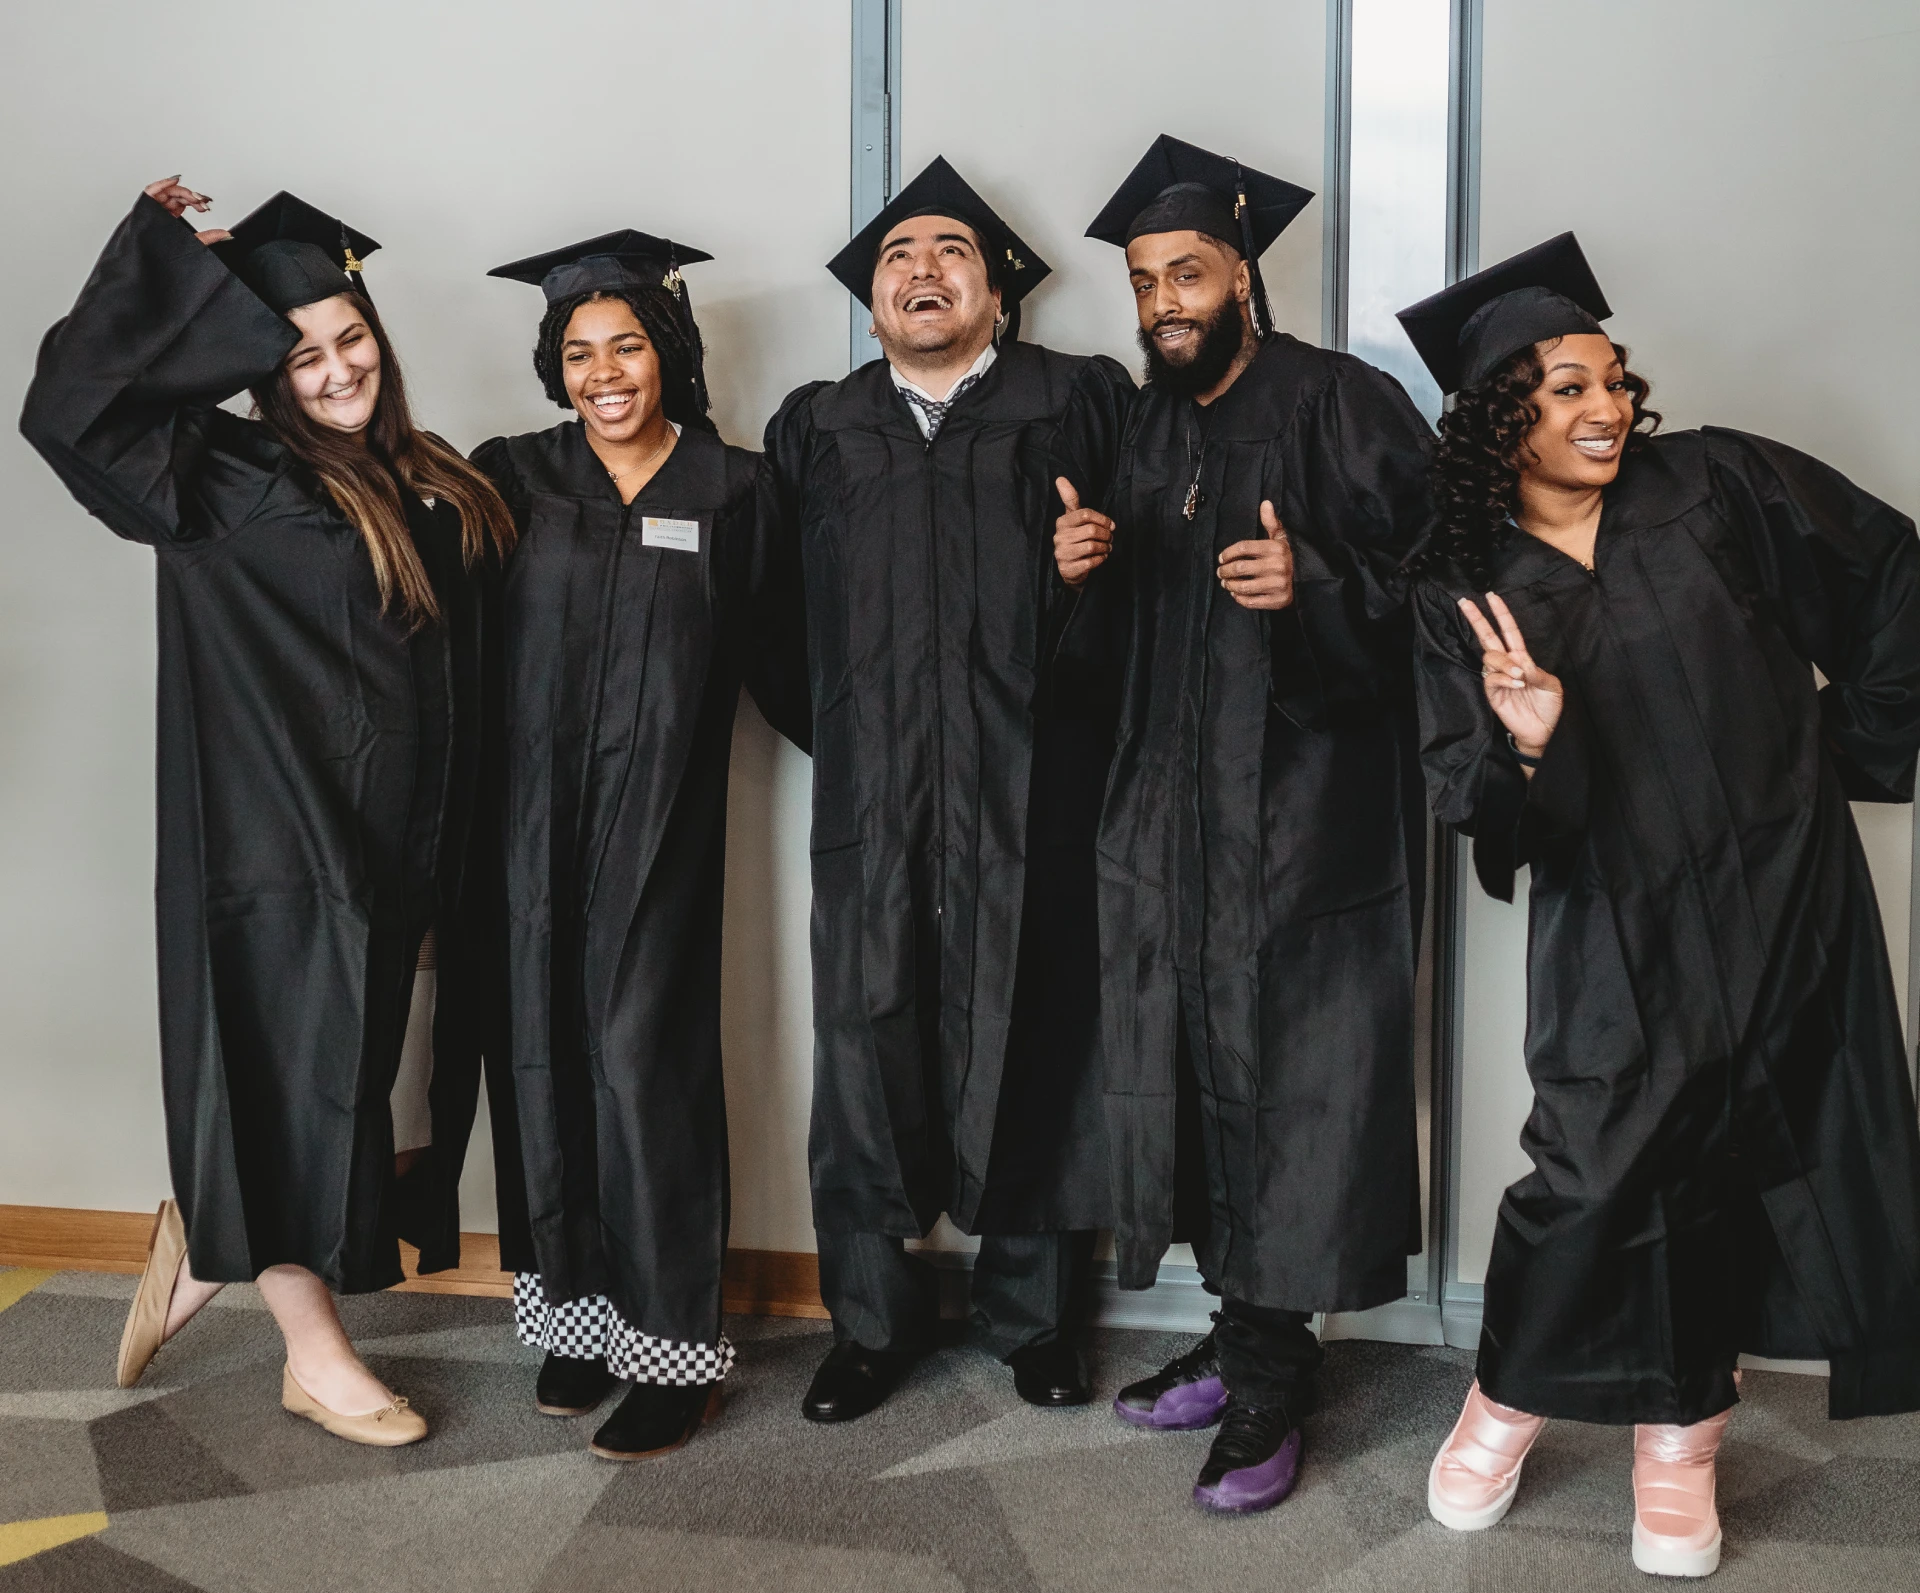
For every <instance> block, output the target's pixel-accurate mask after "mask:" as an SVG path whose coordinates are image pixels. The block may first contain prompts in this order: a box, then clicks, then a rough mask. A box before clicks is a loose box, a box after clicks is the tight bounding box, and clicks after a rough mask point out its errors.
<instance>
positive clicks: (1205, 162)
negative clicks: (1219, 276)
mask: <svg viewBox="0 0 1920 1593" xmlns="http://www.w3.org/2000/svg"><path fill="white" fill-rule="evenodd" d="M1312 198H1313V191H1312V190H1311V189H1308V188H1301V187H1298V186H1296V185H1295V184H1293V183H1290V182H1285V181H1283V180H1282V179H1280V178H1278V177H1270V176H1268V175H1267V174H1266V173H1265V172H1263V171H1255V170H1253V168H1252V167H1250V166H1242V165H1241V164H1240V162H1239V161H1237V160H1235V159H1233V158H1232V157H1231V156H1229V155H1216V154H1214V153H1213V151H1212V150H1207V149H1202V148H1200V147H1199V145H1197V144H1189V143H1186V142H1184V141H1183V140H1181V139H1178V138H1175V137H1173V136H1172V134H1170V133H1162V134H1161V135H1160V136H1159V137H1158V138H1156V139H1155V140H1154V141H1153V143H1152V145H1151V146H1149V148H1148V150H1147V152H1146V154H1144V155H1142V156H1141V157H1140V160H1139V162H1138V164H1136V165H1135V166H1134V168H1133V170H1132V171H1130V172H1128V173H1127V175H1126V179H1125V180H1124V181H1123V182H1122V183H1121V184H1120V186H1119V187H1118V188H1116V189H1115V190H1114V191H1113V197H1112V198H1111V199H1109V200H1108V201H1107V202H1106V205H1105V206H1104V208H1102V210H1101V212H1100V214H1099V215H1097V216H1095V217H1094V218H1093V224H1092V225H1091V226H1090V227H1088V228H1087V236H1088V237H1089V238H1098V239H1100V240H1101V241H1102V242H1103V243H1111V244H1114V245H1116V246H1117V247H1119V248H1122V249H1124V248H1125V247H1126V246H1127V245H1128V244H1130V243H1132V242H1133V240H1134V239H1135V238H1141V237H1145V236H1146V235H1147V234H1149V233H1155V232H1198V233H1204V234H1205V235H1206V236H1207V237H1209V238H1217V239H1219V240H1220V242H1222V243H1224V244H1226V245H1228V246H1229V247H1230V248H1234V249H1238V250H1239V251H1240V253H1241V254H1242V255H1244V256H1245V257H1246V261H1247V269H1248V272H1249V274H1250V275H1251V276H1252V277H1253V309H1254V328H1253V329H1254V331H1255V333H1256V334H1258V335H1259V336H1262V337H1264V336H1265V335H1266V334H1267V333H1268V332H1269V331H1271V330H1272V329H1273V311H1272V308H1271V306H1269V304H1268V303H1267V285H1266V283H1265V282H1264V281H1263V280H1262V278H1261V276H1260V256H1261V255H1262V254H1264V253H1265V252H1266V249H1267V246H1268V245H1269V244H1270V243H1272V242H1273V240H1274V239H1275V238H1277V237H1279V236H1280V234H1281V233H1283V232H1285V231H1286V230H1287V224H1288V223H1289V222H1291V221H1292V220H1293V218H1294V217H1295V216H1297V215H1299V214H1300V212H1301V211H1303V210H1304V209H1306V208H1307V201H1308V200H1310V199H1312Z"/></svg>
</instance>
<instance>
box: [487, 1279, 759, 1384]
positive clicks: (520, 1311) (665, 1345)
mask: <svg viewBox="0 0 1920 1593" xmlns="http://www.w3.org/2000/svg"><path fill="white" fill-rule="evenodd" d="M513 1328H514V1332H515V1333H517V1334H518V1335H519V1337H520V1342H521V1343H522V1344H526V1345H531V1346H532V1347H533V1348H534V1349H536V1350H549V1351H551V1352H552V1353H553V1354H555V1355H567V1356H571V1357H573V1358H575V1359H576V1360H583V1361H600V1360H604V1361H605V1362H606V1363H607V1370H608V1371H610V1372H611V1373H613V1375H614V1376H615V1377H626V1378H631V1379H633V1381H635V1382H636V1383H674V1384H677V1385H680V1386H682V1387H684V1386H686V1385H688V1384H692V1383H717V1382H719V1381H720V1380H721V1379H722V1378H723V1377H725V1376H726V1375H727V1373H728V1372H729V1371H731V1370H732V1369H733V1345H732V1343H731V1342H730V1341H729V1340H728V1338H727V1336H726V1334H724V1333H722V1334H721V1335H720V1336H719V1342H718V1343H717V1344H688V1343H685V1342H684V1341H683V1342H681V1343H679V1344H675V1343H673V1342H671V1341H670V1340H667V1339H656V1338H653V1337H651V1336H650V1335H648V1334H645V1333H642V1332H640V1331H639V1330H638V1329H636V1328H634V1327H632V1326H630V1325H629V1324H628V1323H627V1321H626V1319H625V1318H624V1317H622V1316H621V1315H620V1313H619V1312H618V1311H616V1310H615V1309H614V1308H613V1302H612V1301H611V1300H609V1299H608V1298H607V1297H606V1296H605V1295H604V1294H591V1295H588V1296H587V1297H586V1298H584V1299H580V1300H569V1301H568V1302H567V1303H566V1304H564V1305H549V1304H548V1303H547V1297H546V1294H545V1292H544V1291H543V1290H542V1289H541V1287H540V1274H539V1273H537V1272H516V1273H515V1274H514V1275H513Z"/></svg>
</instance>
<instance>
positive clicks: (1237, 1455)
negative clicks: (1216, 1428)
mask: <svg viewBox="0 0 1920 1593" xmlns="http://www.w3.org/2000/svg"><path fill="white" fill-rule="evenodd" d="M1292 1429H1293V1422H1292V1419H1291V1418H1290V1417H1289V1416H1288V1415H1287V1410H1286V1407H1285V1406H1284V1405H1274V1406H1266V1405H1243V1404H1241V1403H1240V1401H1239V1400H1237V1399H1236V1400H1233V1401H1231V1402H1230V1403H1229V1404H1228V1405H1227V1413H1226V1415H1225V1416H1223V1417H1222V1418H1221V1421H1220V1432H1219V1436H1218V1437H1216V1438H1215V1439H1214V1441H1213V1449H1212V1450H1211V1451H1210V1452H1209V1453H1208V1455H1207V1468H1208V1470H1210V1471H1221V1472H1226V1471H1239V1470H1241V1469H1242V1468H1243V1467H1246V1466H1257V1465H1259V1464H1260V1463H1261V1462H1262V1461H1264V1460H1269V1459H1271V1458H1272V1457H1273V1453H1274V1451H1275V1450H1277V1449H1278V1448H1279V1447H1280V1445H1281V1444H1282V1443H1283V1442H1285V1440H1286V1436H1287V1434H1288V1433H1289V1432H1291V1431H1292Z"/></svg>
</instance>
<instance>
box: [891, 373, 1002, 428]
mask: <svg viewBox="0 0 1920 1593" xmlns="http://www.w3.org/2000/svg"><path fill="white" fill-rule="evenodd" d="M981 374H984V373H981ZM979 380H980V375H973V376H968V377H965V378H963V379H962V380H961V381H960V382H959V383H958V384H957V385H956V386H955V387H954V389H953V391H952V392H950V393H949V394H947V396H946V397H945V398H928V397H927V396H926V395H925V394H923V393H916V392H915V391H914V390H913V389H912V388H911V387H902V388H900V396H901V397H902V398H904V399H905V400H906V401H907V402H908V403H909V404H911V405H913V407H914V408H915V409H917V410H919V411H920V413H921V414H922V415H924V416H925V417H926V421H927V441H928V442H932V441H933V439H934V438H936V437H938V436H939V435H940V427H941V424H942V423H943V422H944V421H945V420H946V418H947V411H948V410H950V409H952V408H953V406H954V405H955V404H957V403H959V402H960V398H961V395H962V394H963V393H965V392H966V390H967V389H968V388H969V387H971V386H973V384H974V383H975V382H977V381H979Z"/></svg>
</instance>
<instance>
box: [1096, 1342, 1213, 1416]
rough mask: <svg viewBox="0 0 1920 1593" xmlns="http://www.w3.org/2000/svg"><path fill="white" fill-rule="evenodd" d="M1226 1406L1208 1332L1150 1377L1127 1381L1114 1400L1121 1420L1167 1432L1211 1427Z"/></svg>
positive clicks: (1115, 1409)
mask: <svg viewBox="0 0 1920 1593" xmlns="http://www.w3.org/2000/svg"><path fill="white" fill-rule="evenodd" d="M1226 1408H1227V1386H1226V1384H1224V1383H1223V1382H1221V1381H1220V1361H1219V1358H1218V1357H1217V1356H1216V1355H1215V1354H1214V1350H1213V1335H1212V1334H1211V1333H1209V1334H1208V1335H1207V1336H1206V1337H1205V1338H1203V1339H1202V1340H1201V1341H1200V1342H1199V1343H1198V1344H1196V1345H1194V1347H1193V1348H1192V1349H1190V1350H1188V1351H1187V1353H1186V1354H1185V1355H1179V1356H1175V1357H1174V1359H1172V1360H1171V1361H1168V1362H1167V1364H1166V1365H1165V1366H1163V1367H1161V1368H1160V1370H1159V1371H1157V1372H1155V1373H1154V1374H1153V1376H1151V1377H1143V1378H1141V1379H1140V1381H1139V1382H1137V1383H1129V1384H1127V1386H1126V1387H1125V1388H1123V1389H1121V1390H1120V1393H1119V1395H1118V1397H1116V1398H1115V1400H1114V1402H1113V1413H1114V1415H1116V1416H1118V1417H1119V1418H1120V1419H1121V1420H1122V1421H1123V1422H1131V1423H1132V1424H1133V1425H1134V1426H1135V1427H1153V1428H1157V1429H1159V1430H1160V1431H1161V1432H1167V1433H1190V1432H1193V1431H1195V1430H1196V1429H1198V1428H1201V1427H1211V1426H1212V1425H1213V1424H1214V1423H1215V1422H1217V1421H1218V1420H1219V1419H1220V1413H1221V1412H1222V1411H1224V1410H1225V1409H1226Z"/></svg>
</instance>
